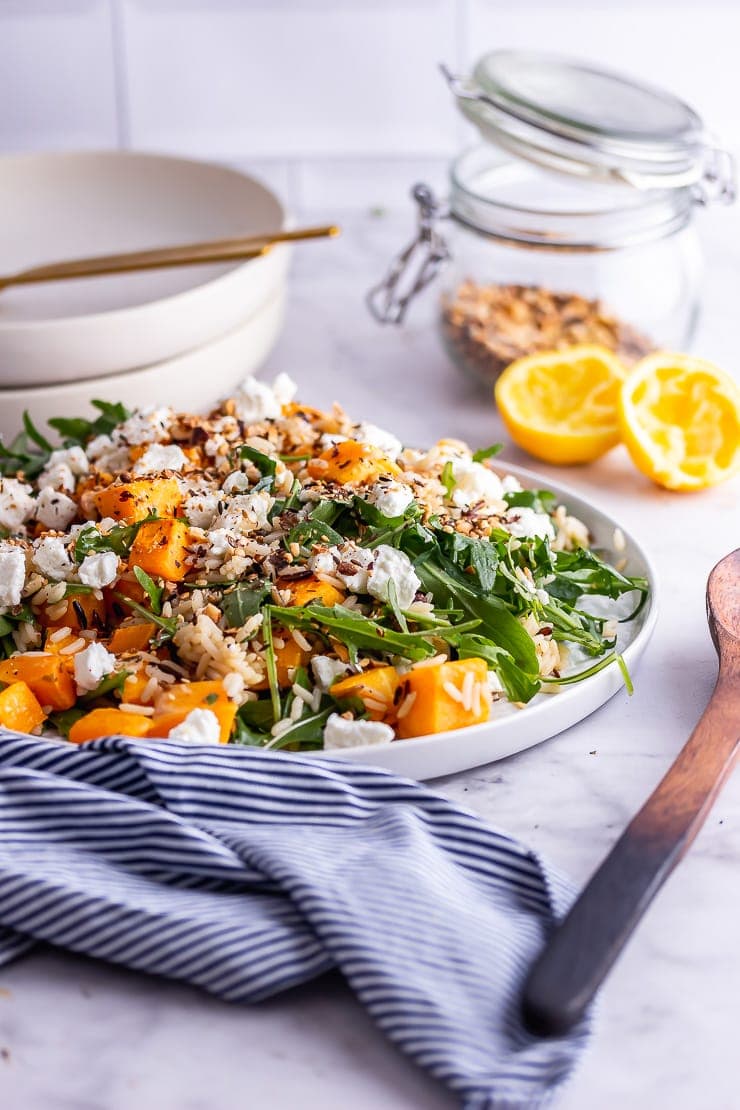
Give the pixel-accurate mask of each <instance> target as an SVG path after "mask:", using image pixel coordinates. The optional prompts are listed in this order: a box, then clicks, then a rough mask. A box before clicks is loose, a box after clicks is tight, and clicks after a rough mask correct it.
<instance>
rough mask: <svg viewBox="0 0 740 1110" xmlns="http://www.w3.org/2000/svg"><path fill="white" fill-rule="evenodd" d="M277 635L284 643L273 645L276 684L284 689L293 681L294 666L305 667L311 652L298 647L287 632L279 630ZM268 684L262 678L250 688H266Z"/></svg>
mask: <svg viewBox="0 0 740 1110" xmlns="http://www.w3.org/2000/svg"><path fill="white" fill-rule="evenodd" d="M279 635H280V637H282V638H283V639H284V644H283V646H282V647H278V646H276V647H275V669H276V671H277V680H278V686H280V687H282V688H283V689H286V688H287V687H288V686H292V685H293V682H294V681H295V672H296V668H297V667H305V666H306V664H307V663H308V660H309V658H310V656H311V653H310V651H305V650H304V648H302V647H299V645H298V644H297V643H296V642H295V640H294V639H293V637H292V636H291V634H290V633H289V632H285V633H282V632H280V633H279ZM269 685H270V684H269V682H268V680H267V679H266V678H264V679H263V680H262V682H260V683H259V684H258V685H257V686H251V687H250V689H252V690H267V689H268V687H269Z"/></svg>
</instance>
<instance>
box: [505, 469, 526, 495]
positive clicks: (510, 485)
mask: <svg viewBox="0 0 740 1110" xmlns="http://www.w3.org/2000/svg"><path fill="white" fill-rule="evenodd" d="M521 491H522V484H521V482H520V481H519V479H518V478H515V477H514V475H513V474H505V475H504V477H503V478H502V479H501V492H502V493H521Z"/></svg>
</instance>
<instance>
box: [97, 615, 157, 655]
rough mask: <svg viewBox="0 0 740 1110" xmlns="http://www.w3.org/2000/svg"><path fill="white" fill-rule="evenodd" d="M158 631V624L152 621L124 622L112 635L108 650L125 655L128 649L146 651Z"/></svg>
mask: <svg viewBox="0 0 740 1110" xmlns="http://www.w3.org/2000/svg"><path fill="white" fill-rule="evenodd" d="M156 631H157V626H156V624H152V622H151V621H139V622H138V623H137V624H123V625H121V626H120V627H119V628H117V629H116V630H115V632H114V633H113V635H112V636H111V638H110V643H109V644H108V651H112V652H113V654H114V655H123V653H124V652H126V651H144V649H145V648H146V647H148V645H149V641H150V640H151V638H152V636H153V635H154V633H155V632H156Z"/></svg>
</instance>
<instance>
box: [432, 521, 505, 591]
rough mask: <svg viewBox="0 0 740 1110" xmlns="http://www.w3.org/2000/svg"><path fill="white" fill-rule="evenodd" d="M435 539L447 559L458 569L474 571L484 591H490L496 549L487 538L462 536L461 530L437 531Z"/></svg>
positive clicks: (496, 560) (494, 573) (497, 557)
mask: <svg viewBox="0 0 740 1110" xmlns="http://www.w3.org/2000/svg"><path fill="white" fill-rule="evenodd" d="M437 541H438V543H439V546H440V548H441V549H442V551H444V553H445V555H446V556H447V558H448V559H450V560H451V561H452V562H453V563H454V564H455V566H457V567H459V569H460V570H462V571H466V570H468V569H469V568H470V569H472V570H473V571H475V574H476V575H477V577H478V584H479V585H480V588H481V590H482V591H483V592H484V593H490V592H491V591H492V590H493V587H494V585H495V582H496V568H497V566H498V562H499V555H498V550H497V548H496V546H495V544H492V543H491V541H490V540H488V539H476V538H475V537H473V536H464V535H463V534H462V533H461V532H438V533H437Z"/></svg>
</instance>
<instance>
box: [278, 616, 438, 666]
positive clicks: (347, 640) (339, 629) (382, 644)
mask: <svg viewBox="0 0 740 1110" xmlns="http://www.w3.org/2000/svg"><path fill="white" fill-rule="evenodd" d="M269 608H270V611H271V613H272V614H273V616H275V617H276V618H277V619H278V620H279V622H280V624H283V625H285V626H286V628H310V627H311V626H312V625H313V624H318V625H320V626H321V627H322V628H325V629H326V630H327V631H328V632H329V634H330V635H332V636H333V637H334V638H335V639H337V640H340V641H341V642H342V643H343V644H344V645H345V646H346V647H347V649H348V650H349V653H350V659H351V660H352V662H353V663H354V662H356V661H357V653H358V651H360V650H364V651H377V652H384V653H386V654H389V655H400V656H401V657H402V658H404V659H411V660H412V661H414V662H416V661H417V660H419V659H427V658H428V657H429V656H430V655H434V652H435V648H434V645H433V644H432V643H431V642H430V641H429V639H428V637H429V636H431V635H432V634H433V633H432V632H429V631H427V630H424V631H421V632H394V631H393V630H392V629H388V628H385V627H384V626H383V625H381V624H380V623H379V622H378V621H374V620H372V619H371V618H370V617H365V616H363V615H362V613H357V612H353V611H351V610H349V609H344V608H342V606H341V605H334V606H332V607H329V606H325V605H316V604H315V603H311V604H310V605H305V606H291V607H290V608H286V609H284V608H280V607H279V606H273V605H271V606H270V607H269Z"/></svg>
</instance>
